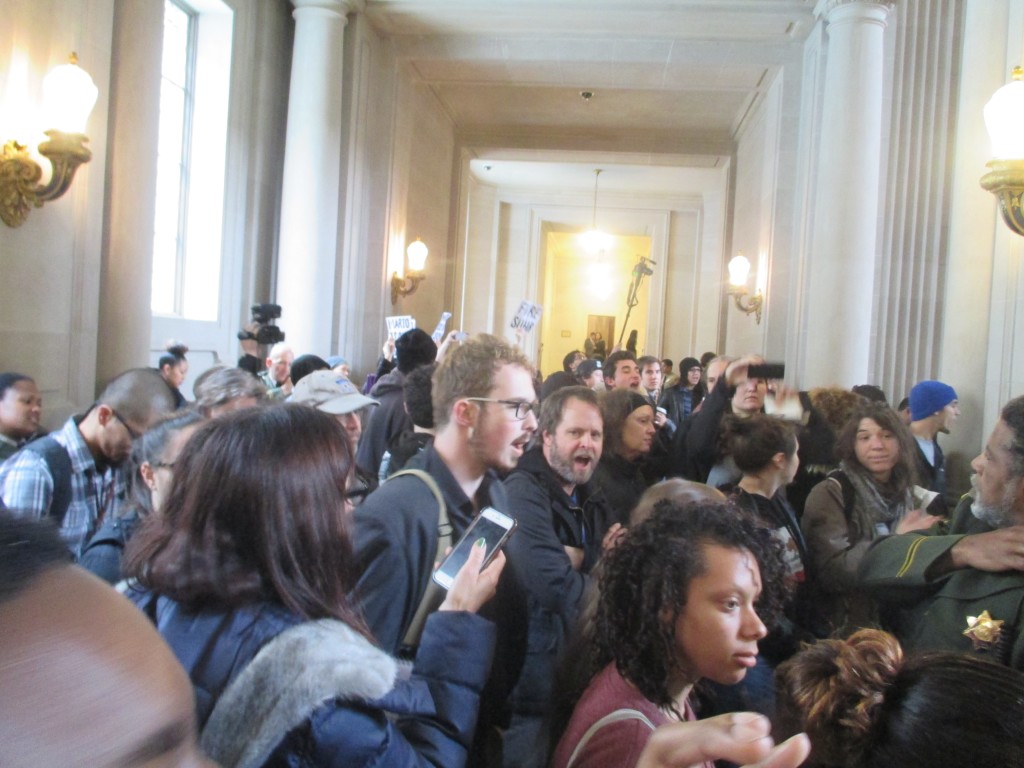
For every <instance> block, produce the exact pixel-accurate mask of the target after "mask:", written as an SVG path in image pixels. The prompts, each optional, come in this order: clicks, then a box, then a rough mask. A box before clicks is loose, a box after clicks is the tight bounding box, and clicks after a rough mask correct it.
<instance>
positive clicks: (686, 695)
mask: <svg viewBox="0 0 1024 768" xmlns="http://www.w3.org/2000/svg"><path fill="white" fill-rule="evenodd" d="M780 569H781V564H780V558H779V552H778V544H777V543H776V542H775V541H774V540H773V539H772V537H771V534H770V532H769V531H767V530H766V529H764V528H763V526H761V525H760V524H759V523H758V522H757V520H756V519H755V518H754V517H753V516H751V515H749V514H747V513H745V512H742V511H740V510H737V509H735V508H733V507H730V506H727V505H723V504H717V503H708V502H705V503H700V504H695V505H690V506H687V507H683V506H679V505H677V504H676V503H674V502H672V501H668V500H666V501H662V502H660V503H659V504H658V505H656V507H655V511H654V513H653V515H652V516H651V517H650V518H648V519H647V520H645V521H644V522H643V523H640V524H639V525H637V526H635V527H634V528H632V529H631V530H630V531H629V532H628V533H627V534H626V535H625V536H624V537H622V539H621V540H620V541H619V542H618V543H617V545H616V546H615V547H614V548H613V549H612V550H611V552H609V553H608V554H607V555H606V559H605V560H604V561H603V566H602V572H601V577H600V586H599V589H600V595H599V597H598V606H597V613H596V616H595V618H594V621H593V623H592V624H591V626H590V627H589V629H588V636H587V638H586V642H585V648H586V649H587V655H586V657H587V659H588V662H589V664H588V675H587V679H586V680H583V681H577V682H576V684H575V685H570V688H571V689H573V690H575V691H581V690H582V693H581V694H578V695H577V696H575V698H576V699H577V700H576V704H575V707H574V709H573V712H572V716H571V718H570V719H569V722H568V726H567V728H566V729H565V732H564V734H563V735H562V738H561V741H560V742H559V745H558V748H557V749H556V751H555V756H554V759H553V760H552V766H555V768H568V766H572V768H587V767H596V766H635V765H646V764H647V763H646V762H645V761H646V760H647V758H648V757H649V754H648V748H649V745H650V744H651V742H652V741H653V740H652V733H654V732H655V729H656V728H659V727H661V726H666V725H669V724H672V723H680V722H685V721H689V720H693V719H694V715H693V711H692V709H691V707H690V701H689V699H690V696H691V693H692V690H693V686H694V684H695V683H696V682H697V681H698V680H700V679H702V678H708V679H712V680H716V681H718V682H721V683H736V682H739V681H740V680H742V679H743V677H744V675H745V674H746V672H747V670H748V669H750V668H751V667H752V666H753V665H754V661H755V658H756V655H757V643H758V641H759V640H760V639H761V638H763V637H764V636H765V634H766V631H767V630H766V628H765V625H764V624H763V623H762V622H761V618H760V616H759V613H763V614H764V615H765V616H766V617H774V616H775V615H776V614H777V612H778V610H779V608H780V607H781V603H782V600H783V597H784V587H783V585H782V578H781V570H780ZM762 585H763V586H762ZM570 698H573V696H571V695H570ZM702 765H703V764H702Z"/></svg>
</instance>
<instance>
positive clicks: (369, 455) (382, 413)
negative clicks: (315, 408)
mask: <svg viewBox="0 0 1024 768" xmlns="http://www.w3.org/2000/svg"><path fill="white" fill-rule="evenodd" d="M404 386H405V374H403V373H402V372H401V371H399V370H397V369H395V370H393V371H391V373H389V374H387V375H386V376H384V377H383V378H382V379H380V380H379V381H378V382H377V383H376V384H374V385H373V389H371V390H370V397H372V398H374V399H375V400H377V401H378V402H379V403H380V405H378V406H377V407H376V408H372V409H371V410H370V418H369V419H367V421H366V427H365V428H364V429H363V434H362V435H361V436H360V438H359V446H358V447H357V448H356V464H358V465H359V468H360V469H362V470H363V471H364V472H366V473H367V474H369V475H373V476H374V477H376V476H377V473H378V472H379V471H380V460H381V457H382V456H383V455H384V450H385V449H386V448H387V445H388V443H389V442H390V441H391V439H392V438H393V437H395V435H398V434H400V433H402V432H405V431H406V430H408V431H410V432H411V431H412V419H410V418H409V414H408V413H406V411H405V393H404V392H403V391H402V388H403V387H404Z"/></svg>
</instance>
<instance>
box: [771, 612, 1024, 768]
mask: <svg viewBox="0 0 1024 768" xmlns="http://www.w3.org/2000/svg"><path fill="white" fill-rule="evenodd" d="M777 681H778V697H779V708H780V713H781V717H780V723H779V726H780V728H781V729H783V730H785V729H787V728H790V729H793V730H806V732H807V735H808V736H809V737H810V739H811V746H812V752H811V759H810V761H808V762H807V763H805V765H806V766H817V768H892V766H899V768H936V766H942V768H969V767H970V766H995V765H998V766H1001V768H1024V746H1022V745H1024V675H1022V674H1021V673H1019V672H1016V671H1014V670H1011V669H1007V668H1006V667H1004V666H1002V665H1000V664H995V663H993V662H990V661H987V660H984V659H980V658H978V657H976V656H970V655H967V654H959V653H922V654H915V655H910V656H904V655H903V652H902V649H901V648H900V644H899V643H898V642H897V640H896V638H894V637H893V636H892V635H889V634H887V633H885V632H882V631H880V630H876V629H864V630H860V631H859V632H855V633H854V634H853V635H851V636H850V637H849V639H847V640H822V641H819V642H818V643H816V644H815V645H813V646H809V647H808V648H806V649H805V650H803V651H801V652H800V653H799V654H797V655H796V656H794V657H793V658H792V659H790V660H789V661H787V662H786V663H785V664H783V665H781V666H780V667H779V670H778V674H777Z"/></svg>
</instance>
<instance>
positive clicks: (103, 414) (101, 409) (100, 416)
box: [96, 403, 115, 427]
mask: <svg viewBox="0 0 1024 768" xmlns="http://www.w3.org/2000/svg"><path fill="white" fill-rule="evenodd" d="M113 418H115V417H114V409H113V408H111V407H110V406H109V405H103V404H102V403H101V404H100V405H97V406H96V420H97V421H98V422H99V423H100V426H101V427H105V426H107V424H108V423H109V422H110V420H111V419H113Z"/></svg>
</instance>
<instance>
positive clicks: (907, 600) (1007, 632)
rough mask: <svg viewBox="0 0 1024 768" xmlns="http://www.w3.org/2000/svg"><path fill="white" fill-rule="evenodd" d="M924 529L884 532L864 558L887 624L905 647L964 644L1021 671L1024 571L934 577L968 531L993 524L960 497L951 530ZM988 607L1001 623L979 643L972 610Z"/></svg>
mask: <svg viewBox="0 0 1024 768" xmlns="http://www.w3.org/2000/svg"><path fill="white" fill-rule="evenodd" d="M942 527H943V526H942V524H939V525H936V526H934V527H933V528H931V529H929V530H928V531H926V532H915V533H905V534H902V535H896V536H887V537H885V538H883V539H879V540H878V541H876V542H875V544H874V545H873V546H872V547H871V549H869V550H868V551H867V553H865V555H864V558H863V559H862V560H861V563H860V570H859V574H858V576H859V580H860V584H861V586H862V587H863V588H864V589H865V590H866V591H867V592H868V593H869V594H871V595H872V596H873V597H874V598H875V599H876V600H878V601H879V603H881V604H882V605H883V607H884V609H885V610H886V618H887V624H888V625H889V627H890V628H891V629H892V630H893V631H894V632H895V634H896V636H897V637H898V638H899V639H900V642H901V643H902V644H903V647H904V648H905V649H907V650H935V651H937V650H941V651H963V652H967V653H974V654H977V655H982V656H986V657H988V658H990V659H992V660H993V661H998V662H1000V663H1002V664H1006V665H1008V666H1011V667H1013V668H1014V669H1018V670H1024V632H1022V629H1024V573H1022V572H1019V571H1007V572H1003V573H989V572H987V571H979V570H977V569H974V568H962V569H959V570H956V571H952V572H948V573H946V574H943V575H940V576H935V575H934V574H933V573H931V571H933V570H934V569H933V568H932V566H933V565H934V564H935V563H936V562H937V561H939V560H940V558H942V557H943V556H944V555H946V553H947V552H949V550H950V549H951V548H952V547H953V545H954V544H956V543H957V542H958V541H960V539H962V538H963V537H964V536H965V535H968V534H976V533H985V532H987V531H991V530H992V528H991V526H989V525H987V524H985V523H983V522H981V521H980V520H978V519H977V518H976V517H974V515H973V514H972V513H971V499H970V498H968V497H965V498H964V499H962V500H961V502H960V504H959V505H958V506H957V508H956V512H955V513H954V515H953V520H952V523H951V524H950V526H949V531H948V533H946V532H943V531H942V530H941V528H942ZM983 611H988V613H989V616H990V617H991V618H992V619H994V620H1000V621H1002V622H1004V623H1003V625H1002V628H1001V630H1000V632H999V639H998V641H997V642H996V643H995V644H994V645H992V646H990V647H983V648H975V647H974V643H973V642H972V640H971V638H969V637H966V636H965V635H964V634H963V633H964V631H965V630H966V629H968V627H969V625H968V621H967V617H968V616H973V617H977V616H980V615H981V613H982V612H983Z"/></svg>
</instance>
